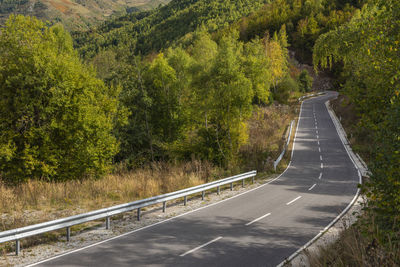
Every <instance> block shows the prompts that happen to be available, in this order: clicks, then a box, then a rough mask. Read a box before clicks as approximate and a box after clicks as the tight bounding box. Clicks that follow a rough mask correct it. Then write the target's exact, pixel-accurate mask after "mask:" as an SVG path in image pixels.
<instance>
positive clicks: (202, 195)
mask: <svg viewBox="0 0 400 267" xmlns="http://www.w3.org/2000/svg"><path fill="white" fill-rule="evenodd" d="M205 194H206V192H205V191H203V192H201V200H204V195H205Z"/></svg>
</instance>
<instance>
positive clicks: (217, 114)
mask: <svg viewBox="0 0 400 267" xmlns="http://www.w3.org/2000/svg"><path fill="white" fill-rule="evenodd" d="M241 52H242V45H241V44H240V43H238V42H237V41H236V40H235V38H234V37H232V36H226V37H223V38H222V40H221V41H220V44H219V48H218V53H217V55H216V58H215V61H214V65H213V67H212V69H211V72H210V83H211V88H212V91H211V94H210V98H211V99H212V110H211V112H210V121H211V122H212V127H211V129H209V131H212V132H209V134H211V135H213V136H214V137H215V141H216V145H217V146H216V147H213V149H214V152H213V154H214V158H213V159H214V160H216V161H217V162H220V163H227V162H228V161H229V160H231V159H232V158H233V156H234V155H235V154H236V153H237V152H238V149H239V147H240V146H241V145H242V144H243V143H245V142H246V141H247V128H246V123H245V122H246V119H248V118H249V116H250V115H251V110H252V105H251V100H252V98H253V96H254V93H253V90H252V87H251V82H250V81H249V79H247V78H246V76H245V75H244V73H243V72H242V71H241V66H240V63H241V60H240V59H241Z"/></svg>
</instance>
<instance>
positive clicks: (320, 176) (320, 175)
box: [318, 172, 322, 180]
mask: <svg viewBox="0 0 400 267" xmlns="http://www.w3.org/2000/svg"><path fill="white" fill-rule="evenodd" d="M321 178H322V172H320V173H319V177H318V179H320V180H321Z"/></svg>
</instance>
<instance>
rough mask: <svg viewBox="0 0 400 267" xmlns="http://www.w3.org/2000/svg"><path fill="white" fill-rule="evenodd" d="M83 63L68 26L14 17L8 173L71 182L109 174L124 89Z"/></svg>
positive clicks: (1, 43)
mask: <svg viewBox="0 0 400 267" xmlns="http://www.w3.org/2000/svg"><path fill="white" fill-rule="evenodd" d="M95 75H96V74H95V72H94V70H93V69H87V68H85V67H84V65H83V64H82V63H81V62H80V60H79V57H78V56H77V54H76V53H75V52H74V50H73V47H72V39H71V37H70V35H69V34H68V33H66V32H65V31H64V29H63V28H62V27H61V26H54V27H51V28H48V27H46V26H45V25H44V24H43V23H42V22H41V21H39V20H37V19H35V18H30V17H23V16H17V17H15V16H11V17H10V19H9V20H8V21H7V23H6V25H5V27H4V28H3V29H1V33H0V174H1V177H2V179H5V180H8V181H12V182H20V181H23V180H26V179H28V178H42V179H48V180H54V179H58V180H60V179H61V180H65V179H71V178H80V177H83V176H85V175H98V174H102V173H104V172H105V171H107V169H108V167H109V166H110V163H111V160H112V157H113V156H114V155H115V153H116V151H117V142H116V139H115V137H113V135H112V134H111V131H112V129H113V126H114V120H115V119H116V114H117V96H118V94H119V92H118V90H116V89H115V88H108V87H106V86H105V85H104V83H103V82H102V81H101V80H99V79H97V78H96V77H95Z"/></svg>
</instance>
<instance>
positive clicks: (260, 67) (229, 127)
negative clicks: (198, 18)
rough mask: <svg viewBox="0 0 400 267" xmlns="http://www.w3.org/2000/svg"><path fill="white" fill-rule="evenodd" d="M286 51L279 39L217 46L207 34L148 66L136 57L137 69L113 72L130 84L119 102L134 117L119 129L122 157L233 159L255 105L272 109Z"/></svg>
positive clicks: (226, 40)
mask: <svg viewBox="0 0 400 267" xmlns="http://www.w3.org/2000/svg"><path fill="white" fill-rule="evenodd" d="M282 34H284V33H282ZM283 39H284V38H283ZM283 50H284V49H283V45H282V43H280V42H279V38H278V35H276V37H275V39H269V38H265V39H254V40H253V41H252V42H249V43H246V44H244V43H242V42H239V41H238V34H237V32H232V33H230V34H227V35H225V36H223V37H222V38H221V39H220V40H218V42H216V41H214V40H212V39H211V36H210V35H209V34H208V33H207V32H206V31H201V32H198V33H197V34H196V36H195V37H194V41H193V43H192V44H191V45H190V47H189V48H188V50H187V51H185V50H184V49H182V48H175V49H168V50H167V51H166V52H165V53H160V54H158V55H157V56H156V57H155V58H154V59H152V60H150V61H147V60H141V59H140V58H139V57H134V58H133V59H132V63H133V64H132V65H130V64H126V65H124V66H123V67H119V65H117V66H116V67H113V71H111V72H112V73H115V75H114V76H113V77H108V78H106V79H109V81H110V83H111V84H112V83H114V82H116V81H124V83H123V88H124V89H123V93H122V96H121V101H122V102H123V103H124V104H125V105H126V106H127V107H128V108H129V110H130V111H131V115H130V117H129V123H128V124H127V125H124V126H122V127H118V128H117V135H118V136H119V138H120V140H121V141H122V143H123V145H122V146H121V152H120V153H119V155H118V159H119V160H124V159H128V160H129V161H130V162H131V164H141V163H143V162H147V161H149V160H154V159H171V158H172V159H173V158H178V159H185V160H186V159H190V158H193V157H195V158H198V159H203V160H211V161H213V162H214V163H216V164H222V165H225V164H227V163H228V162H230V161H231V160H234V158H235V157H236V155H237V153H238V151H239V147H240V146H241V145H242V144H244V143H246V141H247V134H248V133H247V130H246V129H247V128H246V124H247V119H248V118H249V116H250V115H251V111H252V105H253V103H258V104H267V103H269V101H270V100H269V99H270V86H271V85H272V83H273V82H274V81H277V82H276V83H278V84H279V81H280V79H281V78H283V77H284V76H285V75H287V72H286V69H287V61H286V60H287V56H286V54H285V53H283V52H282V51H283ZM267 52H268V53H269V54H276V55H275V56H274V57H273V58H271V57H267V56H266V54H268V53H267ZM103 55H104V57H105V58H107V59H108V60H109V57H110V54H109V53H108V52H107V53H104V54H103ZM115 56H116V55H115V54H111V57H113V59H111V62H112V61H116V59H115ZM273 60H275V61H279V62H280V64H274V62H273ZM95 62H97V64H101V63H100V62H104V60H103V59H101V58H100V57H96V61H95ZM127 69H129V71H126V70H127Z"/></svg>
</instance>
